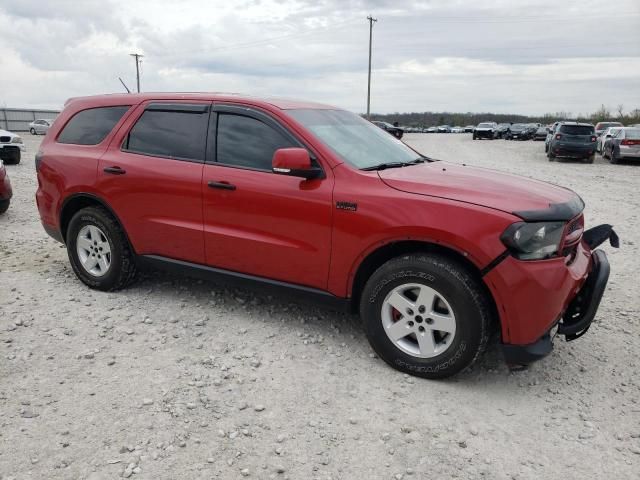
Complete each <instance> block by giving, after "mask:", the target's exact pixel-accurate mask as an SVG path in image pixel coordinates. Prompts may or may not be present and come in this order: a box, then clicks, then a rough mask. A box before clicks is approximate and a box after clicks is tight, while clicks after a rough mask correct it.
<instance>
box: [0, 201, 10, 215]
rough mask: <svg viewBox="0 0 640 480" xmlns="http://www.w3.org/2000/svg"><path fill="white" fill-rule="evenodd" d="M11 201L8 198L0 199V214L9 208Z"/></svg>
mask: <svg viewBox="0 0 640 480" xmlns="http://www.w3.org/2000/svg"><path fill="white" fill-rule="evenodd" d="M10 203H11V199H8V200H0V215H2V214H3V213H4V212H6V211H7V210H9V204H10Z"/></svg>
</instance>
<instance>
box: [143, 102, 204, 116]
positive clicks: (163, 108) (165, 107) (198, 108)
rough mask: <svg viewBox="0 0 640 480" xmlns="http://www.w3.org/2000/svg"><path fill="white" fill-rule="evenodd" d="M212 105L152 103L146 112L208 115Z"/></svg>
mask: <svg viewBox="0 0 640 480" xmlns="http://www.w3.org/2000/svg"><path fill="white" fill-rule="evenodd" d="M210 106H211V103H210V102H209V103H206V104H203V103H150V104H149V105H147V106H146V108H145V110H154V111H157V112H183V113H196V114H198V113H208V112H209V107H210Z"/></svg>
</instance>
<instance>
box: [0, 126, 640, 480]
mask: <svg viewBox="0 0 640 480" xmlns="http://www.w3.org/2000/svg"><path fill="white" fill-rule="evenodd" d="M40 140H41V137H31V136H30V135H28V134H27V135H25V141H26V143H27V148H28V152H27V154H26V155H25V156H24V158H23V162H22V163H21V164H20V165H18V166H8V167H7V170H8V171H9V175H10V177H11V181H12V183H13V186H14V190H15V196H14V199H13V203H12V205H11V207H10V209H9V211H8V212H7V214H6V215H4V216H2V217H0V286H1V288H0V479H2V480H6V479H9V478H12V479H13V478H15V479H23V478H33V479H43V478H47V479H53V478H64V479H85V478H89V479H102V478H105V479H107V478H108V479H111V478H119V477H121V476H124V477H127V478H128V477H131V478H149V479H164V478H167V479H169V478H181V479H191V478H198V479H200V478H203V479H205V478H224V479H233V478H244V477H249V478H265V479H266V478H290V479H307V478H308V479H316V478H317V479H329V478H331V479H364V478H372V479H373V478H375V479H378V478H380V479H401V478H404V479H411V478H445V477H457V478H479V477H480V476H484V478H491V479H512V478H513V479H539V478H565V479H570V478H576V479H585V478H602V477H603V476H606V477H607V478H638V472H640V403H639V399H640V395H639V384H640V377H639V375H638V372H639V370H640V360H639V359H640V346H639V343H638V339H637V337H638V333H639V332H640V324H639V312H640V301H639V300H638V294H637V291H635V290H637V286H638V283H637V278H636V275H637V272H638V270H639V267H640V264H639V260H638V256H637V255H636V254H635V251H636V245H637V244H639V243H640V231H639V228H638V225H639V224H640V219H639V218H638V212H639V211H640V193H639V191H638V188H639V186H640V165H609V164H608V163H606V162H605V161H603V160H602V159H600V158H598V159H597V160H596V163H595V164H593V165H583V164H578V163H550V162H548V161H547V159H546V157H545V155H544V153H543V145H542V143H541V142H506V141H501V140H497V141H472V140H471V137H470V135H427V134H422V135H421V134H414V135H407V138H406V141H407V142H408V143H410V144H412V145H414V146H416V147H417V148H418V149H419V150H421V151H422V152H423V153H425V154H427V155H431V156H433V157H436V158H441V159H444V160H451V161H455V162H464V163H467V164H473V165H481V166H486V167H489V168H496V169H500V170H506V171H509V172H515V173H519V174H523V175H527V176H531V177H534V178H539V179H542V180H548V181H551V182H554V183H559V184H562V185H566V186H569V187H571V188H573V189H574V190H576V191H577V192H578V193H579V194H580V195H582V197H583V198H584V199H585V201H586V203H587V210H586V219H587V222H588V224H590V225H593V224H595V223H596V222H598V223H602V222H608V223H612V224H614V225H615V226H616V230H617V232H618V233H619V235H620V237H621V239H622V248H621V249H620V250H617V251H616V250H613V249H611V248H610V247H606V250H607V253H608V254H609V258H610V261H611V264H612V275H611V280H610V283H609V288H608V290H607V292H606V294H605V297H604V300H603V304H602V306H601V308H600V311H599V313H598V317H597V321H596V323H595V324H594V326H593V327H592V329H591V330H590V331H589V333H588V334H587V335H585V336H584V337H583V338H582V339H580V340H579V341H576V342H573V343H572V344H566V343H564V342H563V341H556V346H555V350H554V352H553V353H552V354H551V355H550V356H549V357H547V358H546V359H544V360H542V361H541V362H539V363H537V364H535V365H534V366H532V367H531V368H530V369H529V370H527V371H524V372H519V373H510V372H509V371H508V370H507V368H506V367H505V365H504V364H503V362H502V358H501V354H500V351H499V350H498V349H497V348H495V347H494V348H493V349H491V350H490V351H489V352H488V354H487V355H486V356H485V357H484V358H483V359H482V360H481V361H480V362H479V363H478V364H476V366H475V367H474V368H472V369H470V370H468V371H466V372H465V373H463V374H462V375H459V376H457V377H456V378H454V379H451V380H448V381H427V380H420V379H417V378H412V377H408V376H406V375H402V374H400V373H398V372H396V371H394V370H392V369H390V368H389V367H387V366H386V365H385V364H384V363H383V362H382V361H381V360H380V359H378V358H376V357H375V355H373V353H372V351H371V349H370V348H369V345H368V343H367V341H366V339H365V337H364V334H363V332H362V330H361V327H360V326H359V323H358V320H357V319H356V318H353V317H350V316H348V315H343V314H337V313H334V312H331V311H328V310H323V309H320V308H317V307H310V306H306V305H298V304H292V303H288V301H287V300H285V299H283V298H280V297H275V298H271V297H268V296H264V295H256V294H254V293H252V292H250V291H243V290H228V289H225V288H224V286H222V285H217V284H210V283H206V282H200V281H195V280H191V279H188V278H183V277H178V276H170V275H165V274H159V273H152V274H146V275H144V276H143V277H142V279H141V281H139V282H138V283H137V284H135V285H134V286H133V287H131V288H129V289H127V290H125V291H122V292H119V293H101V292H96V291H92V290H89V289H88V288H86V287H85V286H84V285H82V284H81V283H80V282H79V281H78V280H77V279H76V278H75V276H74V274H73V272H72V271H71V268H70V267H69V264H68V260H67V256H66V252H65V250H64V249H63V247H62V246H60V245H59V244H57V243H56V242H55V241H53V240H52V239H50V238H49V237H47V235H46V234H45V232H44V231H43V230H42V227H41V226H40V223H39V218H38V213H37V210H36V206H35V202H34V193H35V190H36V177H35V173H34V161H33V157H34V153H35V152H36V151H37V148H38V145H39V142H40ZM634 278H636V280H635V281H634V280H633V279H634ZM631 285H636V288H634V289H631V288H629V287H630V286H631ZM541 301H544V300H543V299H541ZM634 472H635V473H634Z"/></svg>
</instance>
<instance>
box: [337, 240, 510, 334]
mask: <svg viewBox="0 0 640 480" xmlns="http://www.w3.org/2000/svg"><path fill="white" fill-rule="evenodd" d="M413 253H437V254H438V255H442V256H444V257H447V258H449V259H451V260H454V261H456V262H458V263H459V264H461V265H462V266H463V267H464V268H466V269H467V271H468V272H469V273H471V274H472V275H473V277H474V278H475V279H476V280H477V281H478V284H479V285H481V287H482V288H483V289H484V291H485V294H486V296H487V299H488V300H489V303H490V304H491V308H492V313H493V316H494V318H495V321H496V322H497V323H500V315H499V313H498V309H497V307H496V301H495V298H494V297H493V294H492V293H491V289H490V288H489V287H488V286H487V284H486V283H485V282H484V280H483V276H482V272H481V268H480V267H479V266H478V265H476V264H475V263H473V262H472V261H471V260H470V259H469V257H468V256H465V255H463V254H462V253H460V252H459V251H457V250H455V249H453V248H450V247H447V246H444V245H440V244H436V243H431V242H428V241H424V240H401V241H394V242H389V243H386V244H385V245H382V246H380V247H378V248H377V249H375V250H373V251H372V252H369V254H368V255H367V256H366V257H364V258H363V259H362V261H361V262H360V264H359V265H358V268H357V269H356V271H355V274H354V275H353V280H352V282H351V285H350V287H351V288H350V292H351V310H352V311H353V312H354V313H355V312H357V311H358V307H359V305H360V297H361V295H362V291H363V289H364V286H365V284H366V282H367V280H368V279H369V278H370V277H371V275H372V274H373V272H375V271H376V270H377V269H378V268H379V267H380V266H382V265H383V264H384V263H386V262H387V261H389V260H391V259H392V258H395V257H398V256H401V255H407V254H413ZM498 327H499V325H498Z"/></svg>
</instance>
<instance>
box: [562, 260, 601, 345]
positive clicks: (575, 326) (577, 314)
mask: <svg viewBox="0 0 640 480" xmlns="http://www.w3.org/2000/svg"><path fill="white" fill-rule="evenodd" d="M591 258H592V262H593V267H592V270H591V273H590V274H589V277H588V278H587V281H586V282H585V283H584V285H583V286H582V288H581V289H580V291H579V292H578V295H576V297H575V298H574V299H573V300H572V301H571V303H570V304H569V307H568V308H567V311H566V312H565V314H564V316H563V317H562V321H561V322H560V324H559V325H558V334H559V335H565V337H566V339H567V341H568V342H570V341H571V340H575V339H576V338H579V337H581V336H582V335H584V334H585V333H587V330H589V327H590V326H591V322H593V319H594V318H595V316H596V313H597V311H598V307H599V306H600V301H601V300H602V295H603V294H604V291H605V289H606V288H607V282H608V281H609V273H610V271H611V267H610V266H609V260H608V259H607V255H606V254H605V253H604V251H602V250H595V251H594V252H593V253H592V256H591Z"/></svg>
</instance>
